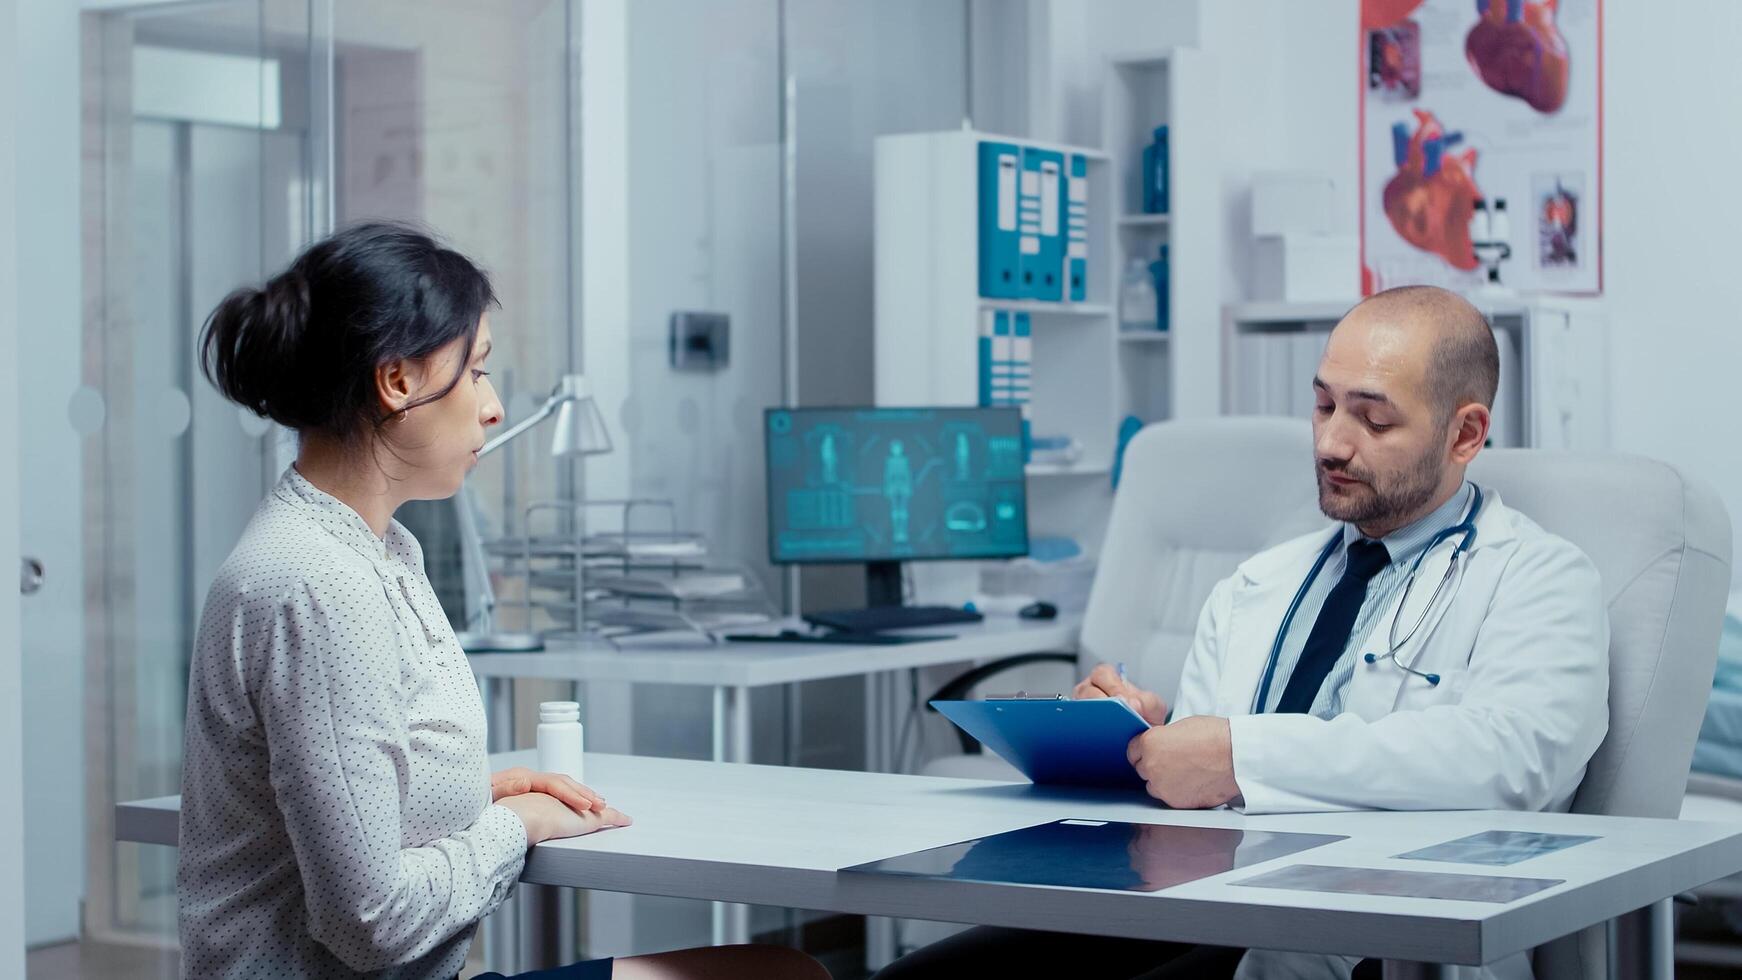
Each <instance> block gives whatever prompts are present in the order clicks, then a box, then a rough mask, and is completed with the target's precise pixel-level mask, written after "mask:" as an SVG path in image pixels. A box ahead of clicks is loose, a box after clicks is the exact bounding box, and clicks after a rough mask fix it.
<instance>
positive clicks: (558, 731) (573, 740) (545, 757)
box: [538, 701, 585, 782]
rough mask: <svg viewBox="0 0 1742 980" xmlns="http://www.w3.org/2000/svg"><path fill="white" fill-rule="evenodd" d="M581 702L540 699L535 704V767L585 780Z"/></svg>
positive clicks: (577, 780)
mask: <svg viewBox="0 0 1742 980" xmlns="http://www.w3.org/2000/svg"><path fill="white" fill-rule="evenodd" d="M584 745H585V743H584V738H583V734H582V731H581V706H580V705H579V704H577V703H576V702H574V701H544V702H541V703H540V704H539V706H538V768H539V771H540V772H556V773H562V774H563V775H565V776H569V777H571V778H573V779H574V780H575V781H576V782H585V779H584V778H583V777H582V774H581V766H582V759H581V753H582V750H583V748H584Z"/></svg>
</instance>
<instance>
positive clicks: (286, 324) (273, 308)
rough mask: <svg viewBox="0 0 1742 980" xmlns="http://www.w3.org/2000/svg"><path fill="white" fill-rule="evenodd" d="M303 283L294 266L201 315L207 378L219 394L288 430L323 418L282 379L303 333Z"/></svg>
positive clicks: (305, 327)
mask: <svg viewBox="0 0 1742 980" xmlns="http://www.w3.org/2000/svg"><path fill="white" fill-rule="evenodd" d="M308 318H309V301H308V284H307V283H306V282H304V281H303V279H302V277H301V276H300V275H299V274H298V273H297V272H296V270H295V269H291V270H288V271H286V272H283V273H281V274H279V275H278V276H276V277H274V278H273V279H272V280H270V281H269V282H267V283H266V285H265V287H264V288H261V289H256V288H254V287H252V286H244V287H242V288H240V289H237V290H235V291H234V292H232V293H230V295H228V296H226V297H224V300H223V302H221V303H219V304H218V306H217V309H214V310H213V311H212V315H211V316H210V317H208V318H207V319H206V328H205V339H204V342H203V344H202V353H203V355H204V357H203V361H204V367H205V370H206V375H207V377H209V378H211V380H212V383H213V384H215V385H216V386H217V387H218V390H219V391H221V392H223V393H224V397H226V398H228V399H230V400H231V401H233V402H235V403H236V404H238V405H241V406H242V407H244V408H246V409H248V410H250V411H252V412H253V413H254V414H256V415H262V416H265V417H266V418H269V419H271V420H272V421H274V422H277V423H278V424H279V425H283V426H287V427H289V428H292V429H307V428H318V427H320V424H321V423H322V422H324V421H325V420H324V419H322V418H321V417H320V416H321V414H322V413H321V412H320V411H319V410H318V409H313V408H312V406H310V405H309V404H308V399H307V397H306V396H299V394H298V391H297V389H296V388H295V387H293V386H292V385H289V384H287V383H286V380H287V379H288V378H289V377H290V372H289V371H287V370H286V367H288V366H289V365H291V364H293V363H295V361H296V360H297V352H298V350H299V348H300V347H301V345H302V342H303V338H304V336H305V335H306V334H307V332H308Z"/></svg>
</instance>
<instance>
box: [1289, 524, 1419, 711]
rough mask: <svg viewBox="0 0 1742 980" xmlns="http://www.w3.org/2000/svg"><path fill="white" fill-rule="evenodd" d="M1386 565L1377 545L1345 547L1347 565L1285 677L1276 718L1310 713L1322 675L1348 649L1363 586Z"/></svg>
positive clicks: (1382, 549) (1364, 592)
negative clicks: (1282, 715)
mask: <svg viewBox="0 0 1742 980" xmlns="http://www.w3.org/2000/svg"><path fill="white" fill-rule="evenodd" d="M1389 564H1391V554H1390V553H1389V552H1387V551H1386V550H1385V546H1384V545H1382V544H1380V543H1379V542H1377V541H1356V542H1355V543H1354V544H1351V545H1349V561H1348V564H1347V567H1345V568H1344V569H1343V577H1342V578H1341V579H1340V580H1339V581H1338V582H1337V585H1336V587H1335V588H1333V589H1331V594H1330V595H1329V596H1327V597H1325V606H1324V608H1323V609H1320V610H1319V618H1318V621H1317V622H1315V623H1313V631H1312V632H1311V633H1309V634H1307V641H1306V647H1305V648H1304V649H1302V650H1301V652H1300V661H1299V662H1298V663H1296V664H1295V665H1294V673H1292V674H1290V675H1289V678H1288V686H1287V687H1285V688H1283V690H1282V699H1281V700H1280V701H1277V702H1276V713H1277V714H1290V713H1292V714H1306V713H1307V712H1309V711H1311V710H1312V707H1313V702H1314V701H1315V700H1317V699H1318V696H1319V687H1320V686H1321V685H1323V684H1324V682H1325V675H1326V674H1329V673H1330V672H1331V667H1332V666H1333V665H1334V664H1336V662H1337V660H1338V658H1340V657H1342V655H1343V649H1344V648H1345V647H1347V646H1348V645H1349V634H1350V633H1352V632H1354V630H1355V617H1356V615H1357V614H1359V613H1360V612H1361V603H1362V602H1364V601H1365V600H1366V598H1367V583H1368V582H1370V581H1372V579H1373V576H1375V575H1378V574H1379V570H1380V569H1382V568H1384V567H1385V566H1387V565H1389Z"/></svg>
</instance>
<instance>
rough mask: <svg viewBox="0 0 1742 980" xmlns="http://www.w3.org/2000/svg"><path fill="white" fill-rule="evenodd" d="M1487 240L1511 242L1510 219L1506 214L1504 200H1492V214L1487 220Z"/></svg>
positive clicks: (1499, 198) (1498, 198)
mask: <svg viewBox="0 0 1742 980" xmlns="http://www.w3.org/2000/svg"><path fill="white" fill-rule="evenodd" d="M1488 224H1489V231H1488V234H1489V240H1490V241H1496V242H1507V241H1511V240H1512V218H1511V217H1510V216H1509V215H1507V213H1506V198H1504V197H1497V198H1495V199H1494V213H1493V216H1492V217H1491V218H1489V219H1488Z"/></svg>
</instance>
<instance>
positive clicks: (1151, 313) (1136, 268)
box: [1119, 255, 1156, 330]
mask: <svg viewBox="0 0 1742 980" xmlns="http://www.w3.org/2000/svg"><path fill="white" fill-rule="evenodd" d="M1155 312H1156V302H1155V277H1154V276H1152V275H1150V272H1149V263H1148V262H1146V261H1145V260H1144V258H1143V257H1142V256H1141V255H1135V256H1132V257H1131V261H1130V262H1128V263H1127V264H1126V266H1125V274H1124V276H1122V277H1121V278H1120V280H1119V328H1120V329H1122V330H1154V329H1155V327H1156V321H1155Z"/></svg>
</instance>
